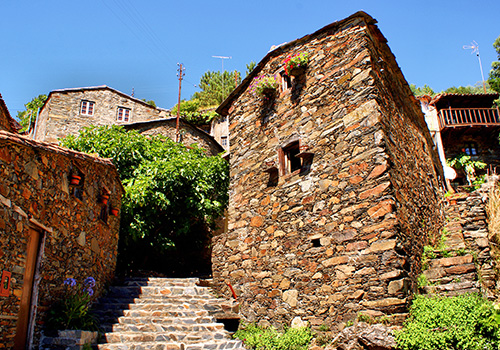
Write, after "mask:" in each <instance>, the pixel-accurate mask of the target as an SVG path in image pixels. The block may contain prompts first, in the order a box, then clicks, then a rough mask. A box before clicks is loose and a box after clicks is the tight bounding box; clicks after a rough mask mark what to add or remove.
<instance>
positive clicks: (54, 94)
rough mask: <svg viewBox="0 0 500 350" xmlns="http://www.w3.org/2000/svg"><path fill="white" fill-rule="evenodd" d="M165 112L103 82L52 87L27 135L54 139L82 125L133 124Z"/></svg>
mask: <svg viewBox="0 0 500 350" xmlns="http://www.w3.org/2000/svg"><path fill="white" fill-rule="evenodd" d="M166 115H167V111H166V110H163V109H160V108H157V107H153V106H151V105H149V104H147V103H146V102H144V101H142V100H139V99H137V98H134V97H132V96H129V95H127V94H125V93H123V92H121V91H118V90H115V89H113V88H111V87H109V86H105V85H103V86H92V87H83V88H72V89H61V90H54V91H51V92H50V93H49V95H48V97H47V101H45V104H44V105H43V106H42V108H41V109H40V113H39V115H38V118H37V120H36V123H35V127H34V130H32V132H31V136H32V138H33V139H34V140H38V141H45V142H57V140H58V139H59V138H63V137H65V136H67V135H76V134H78V131H79V130H80V129H81V128H83V127H85V126H90V125H97V126H100V125H112V124H128V123H136V122H143V121H147V120H153V119H160V118H164V117H165V116H166Z"/></svg>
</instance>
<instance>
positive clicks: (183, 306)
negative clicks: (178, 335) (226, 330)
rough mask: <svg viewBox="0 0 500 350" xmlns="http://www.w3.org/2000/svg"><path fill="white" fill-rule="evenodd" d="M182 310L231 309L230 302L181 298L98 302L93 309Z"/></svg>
mask: <svg viewBox="0 0 500 350" xmlns="http://www.w3.org/2000/svg"><path fill="white" fill-rule="evenodd" d="M162 309H171V310H175V311H178V310H184V311H188V310H190V311H195V310H207V311H210V312H214V311H221V310H225V309H227V310H230V309H232V306H231V304H224V303H222V302H220V303H218V302H206V303H202V302H199V301H198V302H195V301H183V300H171V301H168V302H167V301H164V300H144V301H142V302H141V301H140V300H136V302H135V303H134V302H128V303H127V302H125V303H119V302H109V303H99V304H97V305H95V310H102V311H105V310H162Z"/></svg>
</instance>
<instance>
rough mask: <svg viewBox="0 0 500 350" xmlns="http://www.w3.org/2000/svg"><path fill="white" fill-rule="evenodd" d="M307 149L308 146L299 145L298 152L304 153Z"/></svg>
mask: <svg viewBox="0 0 500 350" xmlns="http://www.w3.org/2000/svg"><path fill="white" fill-rule="evenodd" d="M308 149H309V146H307V145H300V146H299V150H300V152H305V151H307V150H308Z"/></svg>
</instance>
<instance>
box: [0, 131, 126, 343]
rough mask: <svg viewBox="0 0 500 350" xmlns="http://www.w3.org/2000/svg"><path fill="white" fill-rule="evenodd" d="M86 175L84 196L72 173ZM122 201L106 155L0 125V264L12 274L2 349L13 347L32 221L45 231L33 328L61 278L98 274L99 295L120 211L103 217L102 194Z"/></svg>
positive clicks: (111, 264) (2, 317) (110, 269)
mask: <svg viewBox="0 0 500 350" xmlns="http://www.w3.org/2000/svg"><path fill="white" fill-rule="evenodd" d="M77 171H78V172H79V173H80V174H82V175H83V186H81V187H80V189H81V190H82V191H83V192H82V195H81V199H78V198H76V197H75V195H74V192H73V191H74V189H75V186H72V185H71V184H70V180H69V176H70V174H72V173H75V172H77ZM104 188H106V189H107V190H109V191H110V199H109V201H110V202H109V204H110V205H112V206H114V207H117V208H120V206H121V204H120V203H121V195H122V193H123V187H122V186H121V184H120V182H119V179H118V174H117V172H116V170H115V168H114V166H113V165H112V164H111V162H110V161H109V160H104V159H99V158H95V157H91V156H89V155H85V154H83V153H79V152H74V151H69V150H65V149H63V148H60V147H57V146H53V145H49V144H44V143H40V142H35V141H31V140H28V139H25V138H23V137H21V136H17V135H14V134H10V133H7V132H4V131H0V243H1V244H0V269H1V270H4V271H8V272H10V273H11V274H12V275H11V277H12V284H11V290H10V293H9V295H8V296H5V297H0V348H1V347H6V348H11V347H12V346H13V340H14V335H15V334H16V323H17V317H18V314H19V306H20V298H21V294H22V286H23V279H24V272H25V269H26V254H27V252H26V250H27V242H28V239H29V235H30V232H29V227H30V226H33V225H34V226H35V227H37V229H41V230H42V231H43V230H44V231H45V232H44V234H43V236H44V238H43V239H42V247H41V251H42V252H43V254H42V258H41V265H40V275H39V277H40V284H39V289H38V304H37V313H36V321H35V324H36V327H35V330H36V333H37V334H38V331H39V330H40V328H41V326H42V325H43V322H44V319H45V315H46V312H47V310H48V307H49V306H50V305H51V304H52V303H53V302H54V301H55V300H56V298H57V297H58V293H59V292H60V290H61V288H62V282H63V281H64V280H65V279H66V278H68V277H73V278H76V279H77V280H79V281H80V282H81V281H83V279H85V278H86V277H87V276H92V277H94V278H95V279H96V281H97V284H96V289H95V290H96V295H99V294H100V293H101V292H102V290H103V288H104V285H105V284H106V283H108V282H109V281H110V280H111V279H112V278H113V275H114V269H115V265H116V254H117V246H118V228H119V216H118V217H115V216H113V215H111V214H109V216H108V218H107V220H102V219H101V218H100V213H101V210H102V208H103V204H101V203H99V196H100V194H101V193H102V191H103V189H104Z"/></svg>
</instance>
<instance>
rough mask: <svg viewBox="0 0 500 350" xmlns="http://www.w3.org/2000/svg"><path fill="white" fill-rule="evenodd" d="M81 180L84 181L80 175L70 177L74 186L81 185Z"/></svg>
mask: <svg viewBox="0 0 500 350" xmlns="http://www.w3.org/2000/svg"><path fill="white" fill-rule="evenodd" d="M81 179H82V177H81V176H79V175H78V174H71V176H70V184H72V185H79V184H80V180H81Z"/></svg>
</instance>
